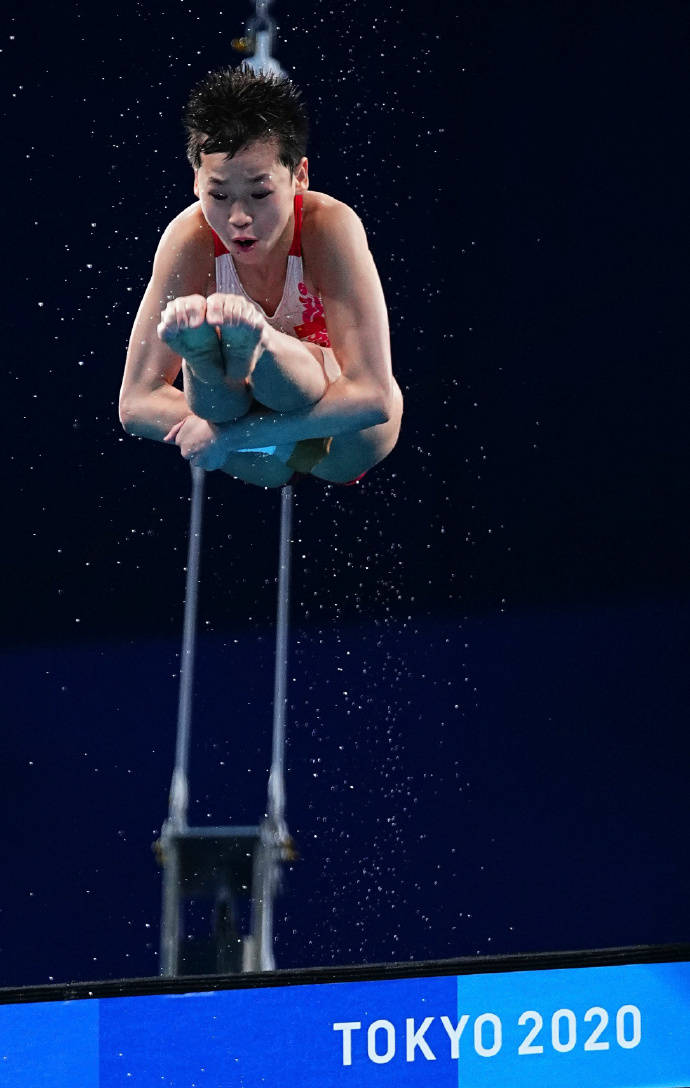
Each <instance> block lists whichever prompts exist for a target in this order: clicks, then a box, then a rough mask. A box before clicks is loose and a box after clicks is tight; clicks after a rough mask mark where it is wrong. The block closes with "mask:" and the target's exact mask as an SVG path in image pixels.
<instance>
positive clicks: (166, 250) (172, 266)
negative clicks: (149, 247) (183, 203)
mask: <svg viewBox="0 0 690 1088" xmlns="http://www.w3.org/2000/svg"><path fill="white" fill-rule="evenodd" d="M153 266H154V273H155V272H159V273H160V274H162V275H163V276H165V277H166V278H167V277H168V276H170V275H173V276H178V277H180V278H181V279H182V280H183V281H184V287H185V290H184V292H180V293H184V294H192V293H197V292H199V293H201V287H200V286H197V287H196V290H191V289H189V290H187V286H188V284H190V283H191V284H192V285H194V284H200V282H201V280H204V282H205V281H206V280H207V279H208V277H209V276H213V275H214V272H215V256H214V246H213V233H212V231H211V228H210V227H209V225H208V223H207V222H206V220H205V219H204V216H203V213H202V211H201V205H200V204H199V202H198V201H196V202H195V203H194V204H190V206H189V207H187V208H185V209H184V210H183V211H181V212H180V213H179V215H176V216H175V218H174V219H172V220H171V221H170V223H168V225H167V227H166V228H165V230H164V231H163V234H162V235H161V238H160V241H159V243H158V247H157V249H156V255H155V257H154V262H153ZM181 286H182V285H181Z"/></svg>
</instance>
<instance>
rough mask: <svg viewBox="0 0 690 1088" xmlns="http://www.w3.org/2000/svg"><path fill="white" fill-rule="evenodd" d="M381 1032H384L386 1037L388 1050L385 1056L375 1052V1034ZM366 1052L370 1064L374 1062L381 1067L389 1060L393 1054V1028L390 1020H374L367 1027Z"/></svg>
mask: <svg viewBox="0 0 690 1088" xmlns="http://www.w3.org/2000/svg"><path fill="white" fill-rule="evenodd" d="M381 1030H383V1031H385V1032H386V1035H387V1037H388V1049H387V1050H386V1053H385V1054H379V1053H378V1051H377V1050H376V1032H377V1031H381ZM367 1050H368V1053H369V1058H370V1059H371V1061H372V1062H376V1064H377V1065H383V1064H384V1063H385V1062H389V1061H390V1060H391V1058H392V1057H393V1055H394V1054H395V1028H394V1027H393V1025H392V1024H391V1022H390V1020H374V1022H373V1024H370V1025H369V1031H368V1032H367Z"/></svg>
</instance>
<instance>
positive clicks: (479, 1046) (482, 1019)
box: [474, 1012, 503, 1058]
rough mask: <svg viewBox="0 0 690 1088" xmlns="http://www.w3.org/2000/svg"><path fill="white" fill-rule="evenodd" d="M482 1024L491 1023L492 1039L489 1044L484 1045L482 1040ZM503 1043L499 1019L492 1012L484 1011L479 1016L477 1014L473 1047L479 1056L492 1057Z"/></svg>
mask: <svg viewBox="0 0 690 1088" xmlns="http://www.w3.org/2000/svg"><path fill="white" fill-rule="evenodd" d="M484 1024H491V1026H492V1028H493V1029H494V1030H493V1037H494V1041H493V1043H492V1044H491V1045H490V1046H484V1043H483V1041H482V1028H483V1027H484ZM502 1045H503V1032H502V1028H501V1021H500V1020H499V1019H498V1017H497V1016H495V1015H494V1013H492V1012H485V1013H483V1014H482V1015H481V1016H478V1017H477V1019H476V1020H475V1022H474V1049H475V1050H476V1051H477V1054H479V1056H480V1057H481V1058H493V1056H494V1054H498V1052H499V1050H500V1049H501V1046H502Z"/></svg>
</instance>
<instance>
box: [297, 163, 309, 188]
mask: <svg viewBox="0 0 690 1088" xmlns="http://www.w3.org/2000/svg"><path fill="white" fill-rule="evenodd" d="M295 182H296V185H295V192H297V193H304V192H306V190H307V189H308V188H309V160H308V159H307V158H303V159H302V160H301V161H300V163H299V164H298V166H297V169H296V170H295Z"/></svg>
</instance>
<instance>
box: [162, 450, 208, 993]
mask: <svg viewBox="0 0 690 1088" xmlns="http://www.w3.org/2000/svg"><path fill="white" fill-rule="evenodd" d="M203 498H204V470H203V469H202V468H192V502H191V513H190V520H189V542H188V548H187V577H186V583H185V596H184V626H183V633H182V653H181V659H180V694H179V703H178V710H177V742H176V748H175V769H174V771H173V776H172V783H171V786H170V804H169V808H168V818H167V820H166V821H165V823H164V824H163V828H162V831H161V842H160V847H161V855H162V856H161V860H162V863H163V909H162V916H161V948H160V972H161V974H162V975H165V976H166V977H175V976H176V975H178V974H179V967H180V962H179V961H180V933H181V927H182V897H181V895H180V861H179V847H178V842H177V838H176V835H177V833H179V832H181V831H184V830H185V828H186V827H187V806H188V800H189V788H188V767H189V744H190V736H191V727H192V687H193V683H194V653H195V649H196V614H197V600H198V589H199V566H200V557H201V525H202V517H203Z"/></svg>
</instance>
